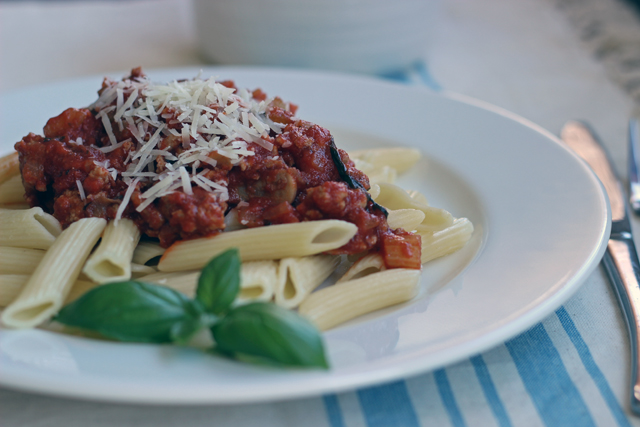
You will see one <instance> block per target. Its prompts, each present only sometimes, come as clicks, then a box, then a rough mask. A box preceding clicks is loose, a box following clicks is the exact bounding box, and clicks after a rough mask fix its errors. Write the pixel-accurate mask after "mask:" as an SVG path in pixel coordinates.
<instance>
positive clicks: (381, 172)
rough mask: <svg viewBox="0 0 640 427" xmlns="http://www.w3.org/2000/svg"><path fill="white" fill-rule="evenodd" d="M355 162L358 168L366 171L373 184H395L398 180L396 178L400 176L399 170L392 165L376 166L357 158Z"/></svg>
mask: <svg viewBox="0 0 640 427" xmlns="http://www.w3.org/2000/svg"><path fill="white" fill-rule="evenodd" d="M354 163H355V165H356V168H358V169H359V170H361V171H362V172H364V173H365V174H366V175H367V177H369V182H370V183H372V184H375V183H378V182H388V183H390V184H393V183H394V182H396V178H397V177H398V172H397V171H396V170H395V169H394V168H392V167H390V166H386V165H384V166H376V165H373V164H371V163H368V162H366V161H364V160H358V159H355V160H354Z"/></svg>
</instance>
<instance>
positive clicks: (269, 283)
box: [138, 261, 278, 301]
mask: <svg viewBox="0 0 640 427" xmlns="http://www.w3.org/2000/svg"><path fill="white" fill-rule="evenodd" d="M199 277H200V271H198V270H195V271H181V272H174V273H155V274H149V275H147V276H143V277H140V278H139V279H138V280H140V281H142V282H149V283H158V284H160V285H162V286H166V287H168V288H171V289H175V290H176V291H178V292H182V293H183V294H185V295H187V296H188V297H193V296H194V295H195V292H196V287H197V286H198V278H199ZM277 279H278V263H277V262H276V261H251V262H243V263H242V266H241V268H240V294H239V295H238V299H239V300H240V301H246V300H261V301H269V300H270V299H271V298H272V297H273V293H274V290H275V288H276V282H277Z"/></svg>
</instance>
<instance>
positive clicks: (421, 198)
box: [407, 190, 429, 206]
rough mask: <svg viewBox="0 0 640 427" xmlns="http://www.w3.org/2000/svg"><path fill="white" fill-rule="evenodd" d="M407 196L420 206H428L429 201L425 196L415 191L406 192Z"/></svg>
mask: <svg viewBox="0 0 640 427" xmlns="http://www.w3.org/2000/svg"><path fill="white" fill-rule="evenodd" d="M407 194H408V195H409V197H411V198H412V199H413V200H415V201H416V202H418V203H420V204H422V205H427V206H429V201H428V200H427V196H425V195H424V194H422V193H421V192H419V191H416V190H407Z"/></svg>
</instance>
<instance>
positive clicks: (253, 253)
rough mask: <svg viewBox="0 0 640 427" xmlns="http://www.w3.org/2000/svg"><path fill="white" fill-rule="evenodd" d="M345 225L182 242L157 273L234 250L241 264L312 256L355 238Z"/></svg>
mask: <svg viewBox="0 0 640 427" xmlns="http://www.w3.org/2000/svg"><path fill="white" fill-rule="evenodd" d="M356 231H357V227H356V226H355V225H354V224H352V223H350V222H346V221H339V220H322V221H309V222H299V223H294V224H280V225H270V226H266V227H257V228H249V229H245V230H238V231H230V232H228V233H221V234H218V235H216V236H213V237H207V238H202V239H193V240H184V241H180V242H177V243H175V244H173V245H172V246H171V247H170V248H169V249H167V250H166V252H165V253H164V255H163V256H162V258H160V262H159V263H158V270H160V271H165V272H171V271H182V270H192V269H196V268H202V267H203V266H204V265H205V264H206V263H207V262H208V261H209V260H210V259H211V258H212V257H214V256H215V255H217V254H219V253H221V252H222V251H224V250H226V249H229V248H232V247H235V248H238V250H239V251H240V257H241V258H242V260H243V261H256V260H267V259H282V258H288V257H300V256H307V255H315V254H317V253H321V252H325V251H329V250H331V249H336V248H339V247H340V246H342V245H344V244H346V243H347V242H348V241H349V240H350V239H351V237H353V236H354V235H355V233H356Z"/></svg>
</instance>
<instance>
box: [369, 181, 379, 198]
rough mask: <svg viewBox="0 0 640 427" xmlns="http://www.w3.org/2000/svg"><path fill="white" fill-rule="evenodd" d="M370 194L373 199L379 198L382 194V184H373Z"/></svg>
mask: <svg viewBox="0 0 640 427" xmlns="http://www.w3.org/2000/svg"><path fill="white" fill-rule="evenodd" d="M369 195H370V196H371V198H372V199H373V200H375V199H377V198H378V196H379V195H380V186H379V185H378V184H371V188H370V189H369Z"/></svg>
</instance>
